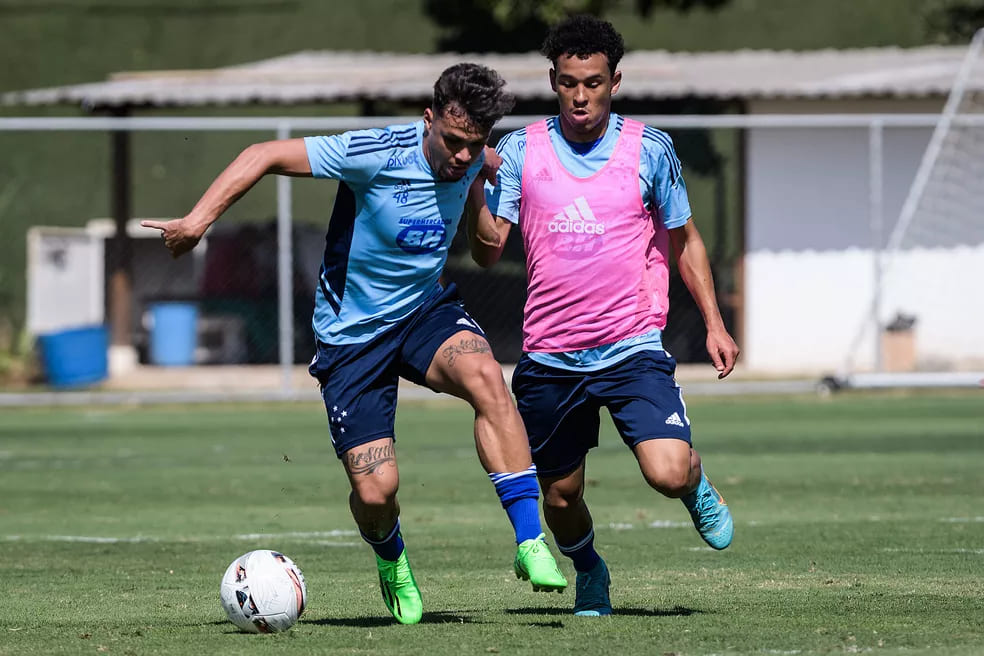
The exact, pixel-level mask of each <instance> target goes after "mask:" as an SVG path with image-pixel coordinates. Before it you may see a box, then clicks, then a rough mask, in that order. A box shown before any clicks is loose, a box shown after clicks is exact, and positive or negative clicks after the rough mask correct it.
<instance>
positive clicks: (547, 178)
mask: <svg viewBox="0 0 984 656" xmlns="http://www.w3.org/2000/svg"><path fill="white" fill-rule="evenodd" d="M533 180H534V181H535V182H553V176H552V175H550V171H548V170H547V169H546V168H542V169H540V170H539V171H537V172H536V174H535V175H534V176H533Z"/></svg>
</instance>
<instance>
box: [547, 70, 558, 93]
mask: <svg viewBox="0 0 984 656" xmlns="http://www.w3.org/2000/svg"><path fill="white" fill-rule="evenodd" d="M548 75H549V76H550V90H551V91H553V92H554V93H557V71H555V70H554V69H552V68H551V69H550V73H549V74H548Z"/></svg>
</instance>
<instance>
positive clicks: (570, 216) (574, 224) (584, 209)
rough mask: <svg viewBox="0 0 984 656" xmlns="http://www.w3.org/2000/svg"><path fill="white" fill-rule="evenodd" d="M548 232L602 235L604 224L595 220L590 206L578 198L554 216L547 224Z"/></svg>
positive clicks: (583, 198)
mask: <svg viewBox="0 0 984 656" xmlns="http://www.w3.org/2000/svg"><path fill="white" fill-rule="evenodd" d="M547 230H549V231H550V232H573V233H577V234H579V235H603V234H605V224H604V223H600V222H599V221H598V219H596V218H595V215H594V212H592V211H591V206H590V205H588V201H587V199H585V197H584V196H578V197H577V198H575V199H574V202H573V203H571V204H570V205H567V206H566V207H564V211H563V212H560V213H558V214H557V215H556V216H554V218H553V220H552V221H551V222H550V223H548V224H547Z"/></svg>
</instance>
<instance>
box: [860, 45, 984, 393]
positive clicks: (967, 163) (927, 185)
mask: <svg viewBox="0 0 984 656" xmlns="http://www.w3.org/2000/svg"><path fill="white" fill-rule="evenodd" d="M982 46H984V29H982V30H980V31H978V32H977V34H976V35H975V36H974V38H973V40H972V41H971V44H970V47H969V49H968V51H967V54H966V56H965V58H964V60H963V62H962V64H961V66H960V69H959V71H958V73H957V75H956V77H955V79H954V82H953V86H952V88H951V91H950V94H949V97H948V98H947V101H946V104H945V106H944V109H943V112H942V114H941V115H940V119H939V121H938V122H937V124H936V127H935V129H934V131H933V134H932V137H931V138H930V141H929V145H928V146H927V148H926V151H925V154H924V155H923V158H922V161H921V162H920V165H919V168H918V170H917V173H916V176H915V178H914V180H913V183H912V186H911V188H910V189H909V193H908V196H907V197H906V201H905V203H904V205H903V207H902V210H901V212H900V214H899V216H898V219H897V221H896V222H895V223H894V226H893V227H892V230H891V232H890V234H889V236H888V238H887V240H886V242H885V244H884V248H883V249H882V251H881V253H880V254H876V257H878V258H879V260H878V265H877V266H876V270H877V271H878V272H879V273H878V274H877V275H876V281H875V291H874V295H873V300H872V305H871V313H870V315H869V317H868V318H867V321H866V323H867V325H866V326H865V328H864V330H863V331H861V334H865V335H867V337H868V339H864V338H862V337H860V336H859V339H858V340H857V342H856V344H855V347H854V348H853V349H852V351H851V353H850V358H849V360H848V362H847V365H846V371H845V372H844V374H845V376H851V377H854V378H855V379H857V380H861V379H860V378H858V373H857V371H856V370H857V369H859V368H860V367H856V366H855V363H856V362H858V360H859V357H858V356H859V353H860V350H861V349H864V348H870V346H868V345H870V344H871V342H870V341H869V340H870V339H871V337H874V338H875V348H874V350H875V353H876V354H877V355H876V357H875V363H874V364H875V366H874V369H875V371H876V372H877V373H879V374H880V377H879V378H878V380H881V381H883V382H884V383H886V384H890V383H891V382H892V381H893V380H895V381H897V382H899V383H900V384H902V383H904V382H905V379H906V377H907V375H908V376H909V377H911V376H912V374H913V372H915V374H916V375H917V376H919V377H921V378H922V379H924V380H927V381H929V380H935V381H936V382H938V383H939V384H957V385H959V384H964V383H970V384H979V382H980V377H979V375H978V374H977V373H974V372H975V370H976V371H978V372H979V371H984V52H982ZM869 352H870V351H869ZM930 372H934V373H936V374H937V375H936V376H935V377H934V376H927V374H928V373H930ZM948 374H950V375H948Z"/></svg>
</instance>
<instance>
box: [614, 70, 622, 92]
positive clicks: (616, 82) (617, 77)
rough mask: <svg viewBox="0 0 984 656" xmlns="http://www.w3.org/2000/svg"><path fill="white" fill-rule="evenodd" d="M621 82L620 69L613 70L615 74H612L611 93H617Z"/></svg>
mask: <svg viewBox="0 0 984 656" xmlns="http://www.w3.org/2000/svg"><path fill="white" fill-rule="evenodd" d="M620 84H622V71H615V75H613V76H612V95H613V96H614V95H615V94H616V93H618V86H619V85H620Z"/></svg>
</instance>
